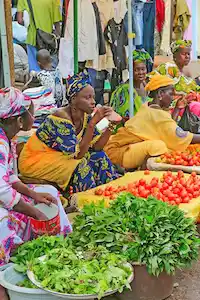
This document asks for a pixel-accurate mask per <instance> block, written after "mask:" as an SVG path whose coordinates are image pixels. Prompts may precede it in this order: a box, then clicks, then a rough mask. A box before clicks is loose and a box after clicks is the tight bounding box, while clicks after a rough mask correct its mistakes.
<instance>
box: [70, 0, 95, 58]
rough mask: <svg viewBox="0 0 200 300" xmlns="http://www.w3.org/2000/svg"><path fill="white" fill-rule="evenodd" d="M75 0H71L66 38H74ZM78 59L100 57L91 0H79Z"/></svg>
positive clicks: (71, 39)
mask: <svg viewBox="0 0 200 300" xmlns="http://www.w3.org/2000/svg"><path fill="white" fill-rule="evenodd" d="M73 5H74V1H73V0H70V3H69V7H68V17H67V21H66V29H65V36H64V37H65V39H66V40H68V41H72V42H73V39H74V13H73ZM77 22H78V60H79V62H84V61H86V60H95V59H97V58H98V55H99V50H98V41H97V27H96V18H95V13H94V9H93V6H92V3H91V0H79V1H78V21H77ZM66 51H67V49H66Z"/></svg>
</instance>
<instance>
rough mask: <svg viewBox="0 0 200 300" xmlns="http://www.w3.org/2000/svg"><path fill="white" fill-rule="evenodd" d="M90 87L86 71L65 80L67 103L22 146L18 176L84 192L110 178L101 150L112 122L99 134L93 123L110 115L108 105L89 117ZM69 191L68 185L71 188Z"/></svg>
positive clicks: (92, 103)
mask: <svg viewBox="0 0 200 300" xmlns="http://www.w3.org/2000/svg"><path fill="white" fill-rule="evenodd" d="M94 95H95V94H94V89H93V88H92V86H91V82H90V78H89V76H88V75H87V74H86V73H84V72H83V73H80V74H78V75H74V76H73V77H71V78H70V79H69V81H68V98H69V106H66V107H62V108H60V109H58V110H57V112H56V113H55V114H54V115H51V116H48V117H47V118H46V120H45V121H44V123H43V124H42V125H41V127H40V128H39V129H38V130H37V132H36V134H34V135H33V136H32V137H31V138H30V139H29V140H28V142H27V144H26V145H25V147H24V149H23V150H22V152H21V154H20V158H19V169H20V172H21V174H22V175H24V176H27V177H34V178H37V179H44V180H47V181H50V182H54V183H56V184H57V185H58V186H59V187H60V188H61V189H62V190H63V191H67V190H68V187H69V186H71V187H73V192H80V191H85V190H87V189H91V188H94V187H96V186H98V185H101V184H104V183H106V182H108V181H111V180H114V179H116V178H117V177H118V174H117V173H116V172H115V169H114V167H113V165H112V163H111V161H110V160H109V159H108V157H107V155H106V154H105V153H104V152H103V151H102V149H103V148H104V146H105V145H106V143H107V141H108V139H109V137H110V136H111V133H112V130H113V125H112V124H110V125H109V127H108V128H107V129H106V130H105V131H104V133H101V132H100V131H99V130H98V129H97V127H96V124H97V123H99V121H101V120H102V119H103V118H104V117H108V116H110V114H111V113H112V109H111V108H110V107H101V108H99V109H98V110H97V112H96V113H95V115H94V116H93V117H91V116H90V115H91V114H92V112H93V110H94V108H95V100H94ZM71 191H72V188H71Z"/></svg>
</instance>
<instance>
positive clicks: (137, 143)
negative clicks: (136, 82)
mask: <svg viewBox="0 0 200 300" xmlns="http://www.w3.org/2000/svg"><path fill="white" fill-rule="evenodd" d="M173 84H174V82H173V80H172V79H170V78H168V77H167V76H162V75H155V76H153V77H152V78H151V80H150V82H149V83H148V84H147V85H146V91H148V92H150V94H149V96H150V97H151V98H153V101H152V102H151V103H149V106H146V105H143V106H142V107H141V108H140V110H139V111H138V113H137V114H136V116H134V117H133V118H131V119H130V120H129V121H127V122H126V123H125V126H124V127H123V128H120V129H119V130H118V132H117V134H116V135H113V136H112V137H111V138H110V140H109V142H108V143H107V145H106V147H105V148H104V150H105V152H106V153H107V155H108V156H109V158H110V159H111V161H112V163H114V164H119V165H120V166H122V167H124V168H125V169H133V168H138V167H142V168H146V161H147V159H148V158H149V157H154V156H159V155H161V154H164V153H166V152H167V151H169V150H180V151H184V150H185V149H186V148H187V147H188V146H189V144H191V143H193V144H194V143H200V135H196V134H192V133H190V132H186V131H183V130H182V129H181V128H180V127H179V126H178V125H177V123H176V122H175V119H176V118H177V115H178V114H179V102H177V107H176V108H175V109H174V112H173V115H172V116H171V114H170V113H169V107H170V104H171V102H172V100H173V95H174V87H173Z"/></svg>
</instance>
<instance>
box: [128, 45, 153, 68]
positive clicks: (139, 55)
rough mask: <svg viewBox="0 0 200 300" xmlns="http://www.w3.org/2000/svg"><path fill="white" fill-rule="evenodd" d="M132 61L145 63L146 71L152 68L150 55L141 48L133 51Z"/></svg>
mask: <svg viewBox="0 0 200 300" xmlns="http://www.w3.org/2000/svg"><path fill="white" fill-rule="evenodd" d="M133 61H134V62H144V63H146V67H147V72H150V71H151V70H152V68H153V59H152V57H151V55H150V54H149V53H148V52H147V51H145V50H143V49H141V50H134V51H133Z"/></svg>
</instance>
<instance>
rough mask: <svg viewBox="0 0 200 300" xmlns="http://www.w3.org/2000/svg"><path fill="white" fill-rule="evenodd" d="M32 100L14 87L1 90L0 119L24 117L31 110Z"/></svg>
mask: <svg viewBox="0 0 200 300" xmlns="http://www.w3.org/2000/svg"><path fill="white" fill-rule="evenodd" d="M30 105H31V100H30V98H29V97H27V96H25V95H23V93H22V92H21V91H19V90H18V89H15V88H14V87H11V88H5V89H0V119H8V118H11V117H15V116H20V115H22V114H23V113H24V112H25V111H26V110H28V109H29V107H30Z"/></svg>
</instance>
